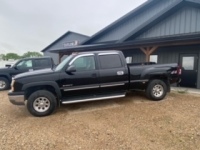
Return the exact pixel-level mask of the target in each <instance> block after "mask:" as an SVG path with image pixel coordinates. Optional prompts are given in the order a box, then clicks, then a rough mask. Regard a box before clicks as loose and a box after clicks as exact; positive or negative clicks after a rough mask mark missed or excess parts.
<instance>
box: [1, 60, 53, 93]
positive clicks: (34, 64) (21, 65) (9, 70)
mask: <svg viewBox="0 0 200 150" xmlns="http://www.w3.org/2000/svg"><path fill="white" fill-rule="evenodd" d="M53 66H54V63H53V59H52V58H51V57H37V58H24V59H21V60H19V61H17V62H16V63H15V64H13V65H6V68H0V91H2V90H6V89H8V88H9V87H10V83H11V81H12V77H13V76H15V75H17V74H20V73H24V72H28V71H33V70H39V69H44V68H52V67H53Z"/></svg>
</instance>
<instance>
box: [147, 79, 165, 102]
mask: <svg viewBox="0 0 200 150" xmlns="http://www.w3.org/2000/svg"><path fill="white" fill-rule="evenodd" d="M166 94H167V85H166V83H165V82H164V81H162V80H152V81H150V82H149V84H148V86H147V89H146V96H147V97H148V98H149V99H151V100H154V101H159V100H162V99H164V98H165V96H166Z"/></svg>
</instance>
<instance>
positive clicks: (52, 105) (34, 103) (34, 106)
mask: <svg viewBox="0 0 200 150" xmlns="http://www.w3.org/2000/svg"><path fill="white" fill-rule="evenodd" d="M56 107H57V102H56V97H55V96H54V95H53V94H52V93H51V92H49V91H45V90H39V91H36V92H34V93H32V94H31V95H30V96H29V98H28V101H27V109H28V111H29V112H30V113H31V114H32V115H34V116H37V117H43V116H48V115H50V114H51V113H53V112H54V111H55V109H56Z"/></svg>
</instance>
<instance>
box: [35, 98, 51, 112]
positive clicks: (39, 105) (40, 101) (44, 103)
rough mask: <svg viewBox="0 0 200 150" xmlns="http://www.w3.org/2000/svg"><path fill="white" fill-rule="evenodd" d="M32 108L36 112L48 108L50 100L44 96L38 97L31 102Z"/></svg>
mask: <svg viewBox="0 0 200 150" xmlns="http://www.w3.org/2000/svg"><path fill="white" fill-rule="evenodd" d="M33 108H34V109H35V110H36V111H37V112H41V113H42V112H45V111H47V110H48V109H49V108H50V101H49V99H48V98H46V97H39V98H37V99H36V100H35V101H34V102H33Z"/></svg>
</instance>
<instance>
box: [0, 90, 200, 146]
mask: <svg viewBox="0 0 200 150" xmlns="http://www.w3.org/2000/svg"><path fill="white" fill-rule="evenodd" d="M199 108H200V96H198V95H196V96H195V95H189V94H178V93H171V94H169V95H168V96H167V98H166V99H165V100H164V101H160V102H152V101H149V100H146V98H145V97H144V96H143V94H141V93H137V94H131V95H129V96H128V97H126V98H123V99H117V100H107V101H99V102H89V103H82V104H73V105H67V106H62V107H61V108H59V109H58V110H57V111H56V113H54V114H53V115H51V116H48V117H44V118H36V117H33V116H31V115H30V114H29V113H28V112H27V110H26V109H25V107H17V106H14V105H12V104H11V103H10V102H9V101H8V98H7V92H0V150H9V149H16V150H19V149H20V150H23V149H24V150H28V149H31V150H34V149H38V150H41V149H42V150H43V149H48V150H49V149H50V150H51V149H52V150H55V149H56V150H57V149H58V150H59V149H62V150H63V149H66V150H71V149H72V150H77V149H84V150H98V149H107V150H121V149H125V150H197V149H200V119H199V118H200V109H199Z"/></svg>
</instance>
